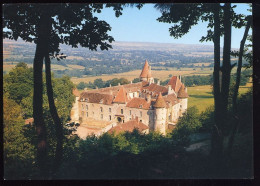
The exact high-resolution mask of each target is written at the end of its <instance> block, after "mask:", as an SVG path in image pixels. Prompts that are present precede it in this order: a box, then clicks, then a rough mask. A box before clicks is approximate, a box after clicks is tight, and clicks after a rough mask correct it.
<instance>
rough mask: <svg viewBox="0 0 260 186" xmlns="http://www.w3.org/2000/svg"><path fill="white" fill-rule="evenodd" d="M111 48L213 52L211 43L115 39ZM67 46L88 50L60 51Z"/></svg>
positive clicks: (19, 44) (20, 42) (5, 42)
mask: <svg viewBox="0 0 260 186" xmlns="http://www.w3.org/2000/svg"><path fill="white" fill-rule="evenodd" d="M3 44H4V47H7V46H9V45H12V46H13V47H15V45H16V47H19V46H31V47H32V46H35V44H34V43H28V42H24V41H23V40H21V39H18V40H17V41H14V40H9V39H4V40H3ZM112 47H113V49H110V50H115V51H118V50H119V51H122V50H123V51H124V50H125V51H130V50H146V51H177V52H213V51H214V46H213V45H203V44H177V43H154V42H125V41H115V42H113V43H112ZM68 48H70V49H72V50H80V51H81V50H88V49H86V48H82V47H80V46H79V48H71V47H70V46H67V45H61V51H62V50H67V49H68Z"/></svg>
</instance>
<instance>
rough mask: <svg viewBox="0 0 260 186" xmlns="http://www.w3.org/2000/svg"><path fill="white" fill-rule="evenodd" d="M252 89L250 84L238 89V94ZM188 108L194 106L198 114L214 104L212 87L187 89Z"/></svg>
mask: <svg viewBox="0 0 260 186" xmlns="http://www.w3.org/2000/svg"><path fill="white" fill-rule="evenodd" d="M251 87H252V83H247V84H246V85H245V86H240V87H239V94H240V95H241V94H244V93H246V92H247V91H248V90H249V89H250V88H251ZM188 94H189V99H188V107H192V106H196V107H197V108H198V109H199V111H200V112H202V111H204V110H205V109H206V108H207V107H209V106H211V105H213V104H214V98H213V94H212V87H211V86H210V85H204V86H195V87H188Z"/></svg>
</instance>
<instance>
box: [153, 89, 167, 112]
mask: <svg viewBox="0 0 260 186" xmlns="http://www.w3.org/2000/svg"><path fill="white" fill-rule="evenodd" d="M153 106H154V107H155V108H165V107H166V103H165V101H164V99H163V97H162V94H161V92H160V93H159V96H158V97H157V99H156V101H155V104H154V105H153Z"/></svg>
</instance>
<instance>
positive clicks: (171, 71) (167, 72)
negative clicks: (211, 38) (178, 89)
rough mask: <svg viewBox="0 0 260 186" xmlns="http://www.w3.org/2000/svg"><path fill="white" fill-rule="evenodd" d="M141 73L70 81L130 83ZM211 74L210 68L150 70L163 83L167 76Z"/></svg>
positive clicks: (74, 78) (88, 77)
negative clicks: (122, 80) (127, 81)
mask: <svg viewBox="0 0 260 186" xmlns="http://www.w3.org/2000/svg"><path fill="white" fill-rule="evenodd" d="M140 73H141V70H134V71H130V72H124V73H118V74H110V75H101V76H86V77H83V78H76V77H72V78H71V81H72V82H73V83H75V84H79V83H80V82H85V83H88V82H93V81H94V80H95V79H98V78H101V79H102V80H103V81H107V80H110V79H113V78H126V79H127V80H129V81H131V80H133V79H135V78H139V75H140ZM209 74H212V70H210V68H204V70H201V68H196V69H195V70H193V68H181V70H179V69H178V70H177V68H168V70H155V69H152V75H153V77H154V78H158V79H159V80H161V81H164V80H166V79H169V78H170V77H169V75H173V76H178V75H182V76H189V75H209Z"/></svg>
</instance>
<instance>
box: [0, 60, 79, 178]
mask: <svg viewBox="0 0 260 186" xmlns="http://www.w3.org/2000/svg"><path fill="white" fill-rule="evenodd" d="M30 72H32V69H31V68H28V67H27V65H24V64H23V63H19V64H17V66H16V67H15V68H14V69H13V70H11V71H10V73H9V74H6V75H5V76H4V87H5V91H4V98H5V100H6V101H5V104H4V109H5V110H4V119H5V120H4V123H6V125H7V124H8V125H9V126H10V128H11V129H9V128H5V129H6V130H7V131H6V132H5V135H6V136H7V135H8V136H7V138H6V140H5V144H6V146H7V148H8V149H9V150H10V149H12V151H8V150H5V152H6V153H7V154H8V155H9V156H14V157H16V159H17V162H19V161H21V160H20V159H21V158H20V157H18V155H17V154H18V153H16V152H15V150H17V151H23V152H20V154H19V155H21V156H24V157H23V158H24V159H25V156H27V158H28V161H29V160H30V161H31V162H30V164H31V165H33V164H32V161H35V160H34V158H35V157H34V156H33V157H32V155H31V154H32V153H35V149H34V148H33V147H35V146H36V134H35V128H34V125H33V126H28V127H27V128H26V130H24V119H26V118H30V117H32V116H33V115H32V114H33V111H32V105H33V96H32V94H33V85H32V83H31V82H30V81H23V82H21V81H20V79H19V78H14V77H18V76H19V77H27V78H28V80H31V79H32V73H30ZM52 75H54V74H52ZM19 83H20V84H21V86H24V87H27V88H28V90H27V91H26V92H21V93H20V92H19V91H18V94H21V95H23V96H24V97H22V100H21V103H20V104H19V105H18V104H17V102H19V97H18V96H16V94H15V91H9V90H12V89H13V87H14V86H13V85H17V84H19ZM52 83H53V90H54V98H55V103H56V105H57V110H58V113H59V116H60V118H61V120H62V122H63V123H65V122H66V121H67V120H68V119H69V116H70V110H71V108H72V104H73V102H74V99H75V98H74V96H73V94H72V89H73V87H74V85H73V83H72V82H71V81H70V78H69V77H68V76H64V77H62V78H53V79H52ZM44 84H45V79H44ZM6 87H7V88H6ZM11 98H13V99H11ZM43 100H44V101H43V111H44V120H45V122H46V124H47V125H46V126H47V131H48V144H49V146H48V148H49V149H50V153H49V156H50V157H52V156H53V155H54V150H55V144H56V140H55V139H56V138H55V126H54V125H53V121H52V118H51V115H50V112H49V104H48V98H47V95H46V87H45V86H44V90H43ZM12 108H13V109H12ZM11 109H12V110H11ZM18 121H19V122H18ZM12 123H13V124H12ZM6 125H5V126H6ZM10 132H12V135H11V133H10ZM13 132H15V133H17V134H13ZM64 133H67V134H69V133H68V131H67V130H66V129H64ZM6 136H5V137H6ZM10 136H11V137H10ZM22 137H23V138H24V139H23V138H22ZM20 138H21V139H20ZM15 139H17V141H16V140H15ZM26 140H27V141H26ZM21 144H22V145H23V146H22V145H21ZM8 145H10V147H9V146H8ZM16 146H17V147H16ZM29 147H30V148H31V149H30V150H27V148H29ZM8 161H9V160H8ZM11 161H13V160H10V166H8V165H5V167H6V166H7V167H6V170H8V171H11V172H12V171H14V170H16V169H17V168H16V167H15V166H14V167H12V163H11ZM23 161H25V160H23ZM50 163H51V161H48V164H50ZM17 166H21V165H20V164H19V163H17ZM25 166H29V165H25ZM28 169H29V168H28ZM26 171H29V170H26ZM11 172H7V173H6V175H7V176H12V174H13V173H11ZM24 174H25V172H24ZM26 174H27V176H28V175H29V174H30V175H32V172H30V173H28V172H27V173H26ZM17 175H20V173H19V174H18V173H17ZM13 176H15V175H13ZM10 179H11V177H10Z"/></svg>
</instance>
